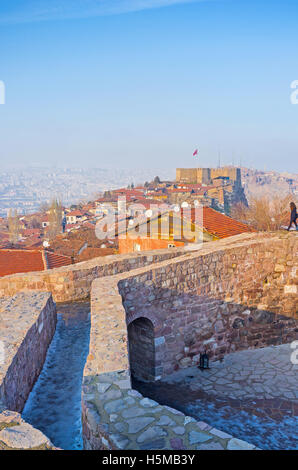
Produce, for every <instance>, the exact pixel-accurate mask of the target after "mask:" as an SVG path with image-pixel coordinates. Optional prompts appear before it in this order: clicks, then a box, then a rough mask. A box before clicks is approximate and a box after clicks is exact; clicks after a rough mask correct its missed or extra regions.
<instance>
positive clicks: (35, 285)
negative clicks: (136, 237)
mask: <svg viewBox="0 0 298 470" xmlns="http://www.w3.org/2000/svg"><path fill="white" fill-rule="evenodd" d="M182 254H184V249H183V248H171V249H167V250H155V251H152V252H147V253H131V254H125V255H111V256H106V257H100V258H94V259H92V260H90V261H83V262H81V263H77V264H74V265H71V266H65V267H61V268H56V269H50V270H47V271H43V272H33V273H25V274H14V275H12V276H5V277H2V278H0V298H1V297H4V296H13V295H15V294H16V293H18V292H26V291H28V290H32V289H33V290H40V291H47V292H51V293H52V295H53V299H54V301H55V302H71V301H76V300H83V299H86V298H88V297H89V295H90V290H91V284H92V281H93V280H94V279H96V278H99V277H103V276H111V275H113V274H117V273H121V272H125V271H130V270H131V269H135V268H138V267H141V266H147V265H150V264H152V263H157V262H159V261H162V260H165V259H171V258H175V257H177V256H181V255H182Z"/></svg>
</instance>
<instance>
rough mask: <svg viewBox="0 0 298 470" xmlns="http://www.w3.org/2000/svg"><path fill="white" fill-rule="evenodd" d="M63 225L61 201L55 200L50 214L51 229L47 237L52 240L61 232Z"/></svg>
mask: <svg viewBox="0 0 298 470" xmlns="http://www.w3.org/2000/svg"><path fill="white" fill-rule="evenodd" d="M61 224H62V204H61V201H58V200H57V199H53V201H52V202H51V206H50V213H49V227H48V231H47V235H48V237H49V238H50V240H52V239H53V238H55V237H56V236H57V235H58V233H60V232H61Z"/></svg>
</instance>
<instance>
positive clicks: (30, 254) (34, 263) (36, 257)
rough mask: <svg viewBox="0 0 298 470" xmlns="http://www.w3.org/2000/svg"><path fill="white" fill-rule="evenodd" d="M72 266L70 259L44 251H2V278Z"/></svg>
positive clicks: (0, 251)
mask: <svg viewBox="0 0 298 470" xmlns="http://www.w3.org/2000/svg"><path fill="white" fill-rule="evenodd" d="M69 264H72V260H71V258H70V257H67V256H61V255H57V254H55V253H50V252H44V251H43V250H26V249H23V250H19V249H0V277H2V276H8V275H10V274H17V273H29V272H34V271H44V270H46V269H52V268H58V267H60V266H68V265H69Z"/></svg>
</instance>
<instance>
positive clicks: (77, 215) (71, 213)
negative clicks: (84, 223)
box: [65, 210, 85, 217]
mask: <svg viewBox="0 0 298 470" xmlns="http://www.w3.org/2000/svg"><path fill="white" fill-rule="evenodd" d="M65 215H66V217H69V216H73V217H83V215H85V212H83V211H79V210H74V211H71V212H67V214H65Z"/></svg>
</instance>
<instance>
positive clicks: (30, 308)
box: [0, 292, 56, 412]
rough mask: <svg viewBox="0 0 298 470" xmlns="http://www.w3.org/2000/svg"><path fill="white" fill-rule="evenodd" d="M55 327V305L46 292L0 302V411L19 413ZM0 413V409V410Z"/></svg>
mask: <svg viewBox="0 0 298 470" xmlns="http://www.w3.org/2000/svg"><path fill="white" fill-rule="evenodd" d="M55 327H56V306H55V304H54V302H53V299H52V296H51V294H49V293H46V292H28V293H19V294H17V295H15V296H13V297H12V298H3V299H1V300H0V341H1V342H2V345H3V351H4V357H2V360H1V362H0V408H8V409H10V410H13V411H18V412H21V411H22V409H23V407H24V404H25V402H26V400H27V398H28V395H29V393H30V391H31V389H32V387H33V385H34V383H35V381H36V380H37V378H38V376H39V373H40V371H41V369H42V366H43V364H44V360H45V357H46V353H47V349H48V346H49V344H50V342H51V340H52V337H53V335H54V332H55ZM0 411H1V410H0Z"/></svg>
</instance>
